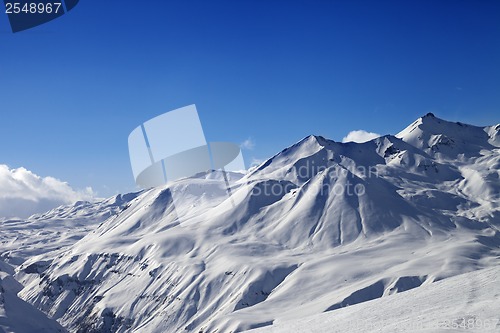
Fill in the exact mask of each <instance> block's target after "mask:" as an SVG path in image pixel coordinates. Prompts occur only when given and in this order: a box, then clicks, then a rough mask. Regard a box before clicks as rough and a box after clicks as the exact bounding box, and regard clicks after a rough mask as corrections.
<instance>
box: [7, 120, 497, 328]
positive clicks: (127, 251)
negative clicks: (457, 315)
mask: <svg viewBox="0 0 500 333" xmlns="http://www.w3.org/2000/svg"><path fill="white" fill-rule="evenodd" d="M499 131H500V125H497V126H489V127H476V126H471V125H465V124H461V123H452V122H448V121H445V120H441V119H439V118H436V117H435V116H433V115H432V114H428V115H426V116H424V117H422V118H419V119H418V120H416V121H415V122H414V123H413V124H411V125H410V126H408V127H407V128H406V129H404V130H403V131H401V132H400V133H399V134H397V135H396V136H391V135H387V136H383V137H380V138H376V139H374V140H371V141H369V142H366V143H361V144H359V143H338V142H334V141H331V140H327V139H325V138H323V137H319V136H309V137H306V138H304V139H303V140H301V141H300V142H298V143H296V144H295V145H293V146H291V147H289V148H287V149H285V150H283V151H282V152H280V153H278V154H277V155H275V156H273V157H272V158H270V159H269V160H267V161H266V162H264V163H262V164H261V165H260V166H259V167H257V168H255V169H253V170H251V171H250V172H249V173H248V174H246V175H245V176H244V177H238V176H237V175H230V177H229V178H232V179H233V181H232V182H231V185H230V193H231V194H232V195H231V196H230V197H228V195H227V189H226V185H225V184H226V183H225V182H224V181H221V179H223V177H221V176H220V174H217V173H212V174H209V175H208V176H205V175H198V176H197V177H193V178H189V179H182V180H179V181H176V182H175V183H172V184H169V185H167V186H165V187H162V188H154V189H150V190H147V191H144V192H141V193H138V194H133V195H128V196H123V197H116V198H111V199H108V201H105V202H100V203H93V204H83V206H82V204H79V205H77V206H73V207H61V208H59V209H58V210H55V211H52V212H49V213H47V214H45V215H41V216H36V217H32V218H31V219H30V220H29V221H28V222H25V223H28V224H25V225H23V222H22V221H17V222H16V221H5V222H2V224H1V228H2V235H1V236H0V237H2V238H0V239H1V241H2V251H1V252H0V255H1V254H2V252H3V258H4V259H5V260H7V261H8V260H10V261H9V262H10V263H11V264H14V265H18V267H17V273H16V275H15V277H16V278H17V279H18V281H19V282H20V283H22V285H24V289H23V290H22V291H21V292H20V293H19V296H20V297H21V298H22V299H24V300H26V301H27V302H29V303H30V304H32V305H33V306H34V307H36V308H38V309H39V310H41V311H43V312H44V313H46V314H47V316H48V317H49V318H51V319H56V320H57V321H58V322H59V323H60V324H61V325H62V326H64V327H65V328H67V329H68V330H69V331H72V332H180V331H188V332H205V333H206V332H219V333H220V332H238V331H243V330H247V329H252V328H257V327H262V326H269V325H272V324H273V322H280V323H283V322H287V321H289V320H292V319H297V318H305V317H307V316H309V315H317V314H319V313H322V312H330V311H338V310H339V309H340V308H343V307H347V306H351V305H353V304H357V303H362V302H365V301H368V300H373V299H377V298H381V297H382V298H385V297H393V296H391V295H393V294H396V293H399V292H403V291H406V290H409V289H413V288H416V287H419V286H422V285H427V284H431V283H433V282H434V281H437V280H442V279H446V278H449V277H451V276H455V275H458V274H461V273H467V272H471V271H475V270H478V269H483V268H488V267H493V266H498V265H499V258H500V232H499V228H500V180H499V177H500V173H499V167H500V134H499ZM226 178H227V177H226ZM118 198H119V199H118ZM80 218H84V220H79V219H80ZM78 221H80V222H78ZM82 221H83V223H81V222H82ZM91 221H93V222H91ZM35 226H39V227H40V229H39V232H38V233H37V232H33V229H34V228H35ZM56 226H57V227H56ZM4 228H7V229H6V230H12V232H11V233H10V234H9V233H6V234H5V235H4V233H3V230H4ZM54 228H55V229H54ZM58 228H60V229H61V231H59V232H60V233H59V234H57V231H56V232H52V230H53V231H55V230H57V229H58ZM74 228H75V229H74ZM28 229H29V230H30V231H26V230H28ZM73 230H75V233H74V234H73ZM47 232H48V233H49V234H47ZM51 232H52V234H50V233H51ZM25 233H29V235H28V236H26V237H21V238H18V239H14V238H13V237H14V236H13V235H15V234H16V235H17V234H20V235H22V234H25ZM84 234H85V236H84V237H83V238H81V237H82V236H83V235H84ZM16 237H17V236H16ZM80 238H81V239H80ZM61 239H62V240H61ZM78 239H79V240H78ZM23 243H24V245H22V246H21V245H18V244H23ZM5 244H7V251H4V246H5ZM45 244H48V245H47V247H48V248H50V249H51V250H50V251H46V250H41V249H42V248H43V247H44V246H45ZM31 248H34V249H35V250H34V251H31V250H30V249H31ZM5 253H7V254H8V255H6V254H5ZM13 257H15V258H18V257H19V258H21V259H19V260H17V261H16V260H13V259H12V258H13ZM25 259H26V260H25ZM488 272H489V271H488ZM417 290H418V289H417ZM495 304H498V305H499V308H500V303H499V302H498V301H497V302H496V303H495ZM0 327H1V326H0Z"/></svg>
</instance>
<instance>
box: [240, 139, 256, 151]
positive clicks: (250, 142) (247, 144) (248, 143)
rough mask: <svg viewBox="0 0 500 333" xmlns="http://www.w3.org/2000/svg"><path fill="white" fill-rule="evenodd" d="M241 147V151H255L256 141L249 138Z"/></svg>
mask: <svg viewBox="0 0 500 333" xmlns="http://www.w3.org/2000/svg"><path fill="white" fill-rule="evenodd" d="M240 147H241V149H247V150H253V149H254V148H255V141H253V139H252V138H248V139H246V140H245V141H243V142H242V143H241V145H240Z"/></svg>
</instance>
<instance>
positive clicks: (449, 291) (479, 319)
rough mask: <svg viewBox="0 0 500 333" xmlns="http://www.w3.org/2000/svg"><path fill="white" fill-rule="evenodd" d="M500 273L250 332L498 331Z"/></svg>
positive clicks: (478, 274) (451, 281) (449, 281)
mask: <svg viewBox="0 0 500 333" xmlns="http://www.w3.org/2000/svg"><path fill="white" fill-rule="evenodd" d="M499 276H500V268H499V267H492V268H487V269H482V270H478V271H475V272H470V273H465V274H461V275H457V276H454V277H451V278H449V279H445V280H442V281H438V282H436V283H432V284H428V285H426V286H422V287H420V288H417V289H413V290H410V291H408V292H405V293H401V294H396V295H392V296H389V297H384V298H379V299H376V300H372V301H368V302H365V303H361V304H356V305H353V306H349V307H346V308H343V309H339V310H337V311H332V312H327V313H322V314H317V315H314V316H310V317H306V318H304V319H301V320H291V321H287V322H276V323H274V325H273V326H268V327H265V328H259V329H255V330H250V331H248V333H294V332H300V333H313V332H318V333H319V332H321V333H323V332H329V333H335V332H338V333H343V332H353V333H356V332H374V331H376V332H408V331H411V332H422V333H424V332H450V331H451V330H455V331H465V330H466V331H467V332H498V331H500V301H498V300H499V299H500V284H499V283H498V277H499Z"/></svg>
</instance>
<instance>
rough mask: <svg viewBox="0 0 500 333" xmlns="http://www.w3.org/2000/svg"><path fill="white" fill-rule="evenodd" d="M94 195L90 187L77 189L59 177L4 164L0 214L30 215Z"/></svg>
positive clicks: (0, 175) (0, 167) (0, 166)
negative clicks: (43, 175) (42, 174)
mask: <svg viewBox="0 0 500 333" xmlns="http://www.w3.org/2000/svg"><path fill="white" fill-rule="evenodd" d="M94 196H95V195H94V192H93V191H92V188H90V187H87V188H86V189H85V190H74V189H73V188H71V187H70V186H69V185H68V184H67V183H65V182H62V181H60V180H58V179H56V178H53V177H40V176H38V175H36V174H34V173H33V172H31V171H29V170H26V169H25V168H18V169H10V168H9V167H8V166H7V165H4V164H0V218H1V217H19V218H26V217H29V216H30V215H33V214H35V213H43V212H46V211H48V210H50V209H52V208H55V207H57V206H60V205H64V204H72V203H74V202H76V201H79V200H87V201H91V200H93V199H94Z"/></svg>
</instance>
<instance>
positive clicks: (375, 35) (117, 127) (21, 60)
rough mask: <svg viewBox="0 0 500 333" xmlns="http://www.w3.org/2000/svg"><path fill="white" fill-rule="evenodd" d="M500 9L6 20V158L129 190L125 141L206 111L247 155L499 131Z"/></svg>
mask: <svg viewBox="0 0 500 333" xmlns="http://www.w3.org/2000/svg"><path fill="white" fill-rule="evenodd" d="M499 59H500V2H499V1H460V0H457V1H451V0H448V1H326V0H324V1H323V0H322V1H320V0H318V1H305V0H304V1H291V0H288V1H279V0H276V1H264V0H254V1H244V0H242V1H159V0H158V1H140V2H138V1H89V0H81V1H80V3H79V5H78V6H77V7H75V9H73V10H72V11H71V12H69V13H68V14H66V15H64V16H63V17H61V18H59V19H56V20H54V21H52V22H50V23H47V24H45V25H42V26H39V27H37V28H34V29H31V30H27V31H24V32H20V33H16V34H12V33H11V32H10V28H9V26H8V21H7V17H6V15H4V14H0V116H1V118H0V164H7V165H8V166H9V167H11V168H17V167H21V166H23V167H26V168H27V169H29V170H32V171H33V172H35V173H36V174H39V175H42V176H49V175H50V176H54V177H56V178H59V179H62V180H64V181H67V182H69V183H70V185H71V186H73V187H76V188H84V187H86V186H92V188H93V189H94V190H95V191H97V193H98V194H99V195H101V196H107V195H111V194H113V193H115V192H127V191H132V190H134V182H133V176H132V172H131V168H130V164H129V158H128V149H127V137H128V134H129V133H130V131H131V130H133V129H134V128H135V127H136V126H137V125H139V124H140V123H142V122H144V121H145V120H148V119H150V118H152V117H154V116H156V115H159V114H161V113H164V112H166V111H168V110H171V109H175V108H178V107H182V106H185V105H189V104H193V103H194V104H196V105H197V107H198V112H199V114H200V118H201V120H202V123H203V126H204V130H205V135H206V137H207V139H208V140H209V141H232V142H243V141H245V140H247V139H248V138H251V139H252V140H253V141H254V142H255V147H254V149H253V150H246V151H245V152H244V153H245V157H246V158H247V160H248V161H251V160H252V159H253V158H256V159H264V158H267V157H270V156H271V155H273V154H274V153H276V152H278V151H280V150H281V149H283V148H285V147H286V146H289V145H291V144H293V143H294V142H296V141H298V140H300V139H301V138H302V137H304V136H306V135H309V134H319V135H323V136H326V137H328V138H331V139H334V140H341V139H342V138H343V137H344V136H345V135H346V134H347V133H348V132H349V131H351V130H357V129H364V130H367V131H371V132H376V133H381V134H389V133H392V134H394V133H396V132H398V131H399V130H401V129H402V128H404V127H405V126H406V125H408V124H409V123H411V122H412V121H413V120H414V119H416V118H418V117H419V116H421V115H423V114H425V113H427V112H434V113H435V114H436V115H437V116H439V117H442V118H445V119H450V120H460V121H463V122H469V123H473V124H484V125H488V124H494V123H498V122H500V116H499V115H500V112H499V109H500V93H499V92H500V60H499Z"/></svg>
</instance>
